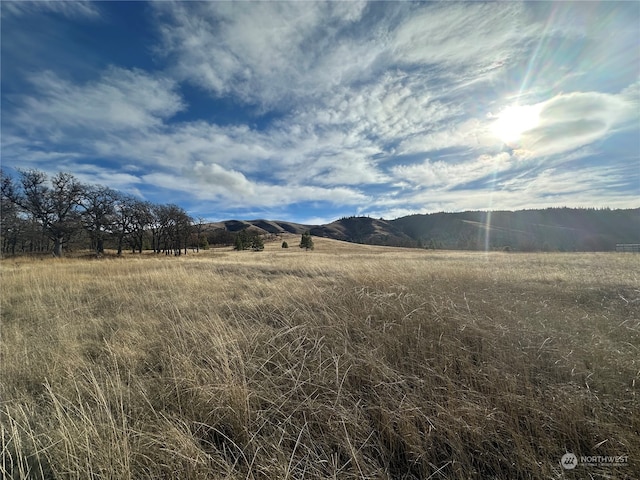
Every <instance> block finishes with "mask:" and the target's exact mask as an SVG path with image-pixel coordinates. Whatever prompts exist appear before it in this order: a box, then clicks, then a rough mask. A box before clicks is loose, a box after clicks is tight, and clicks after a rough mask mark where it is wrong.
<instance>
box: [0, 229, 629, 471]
mask: <svg viewBox="0 0 640 480" xmlns="http://www.w3.org/2000/svg"><path fill="white" fill-rule="evenodd" d="M288 241H289V245H290V246H291V248H289V249H282V248H280V241H279V242H273V243H267V244H266V248H265V251H263V252H250V251H245V252H234V251H231V250H230V249H212V250H207V251H201V252H200V253H198V254H193V253H191V252H189V254H188V255H186V256H181V257H165V256H154V255H142V256H139V255H130V254H127V255H124V256H123V258H112V257H105V258H102V259H93V260H90V259H87V258H67V259H29V258H11V259H5V260H3V261H2V262H1V263H0V266H1V278H0V280H1V301H2V303H1V308H2V311H1V314H2V326H1V333H2V338H1V351H0V353H1V361H0V376H1V379H2V384H1V390H0V398H1V404H0V420H1V428H2V432H1V438H2V445H1V448H2V458H1V460H0V472H1V474H2V475H3V476H4V477H5V478H15V479H18V478H25V479H26V478H29V479H33V478H46V479H78V480H80V479H83V480H84V479H89V478H94V479H114V480H116V479H118V480H121V479H132V480H133V479H158V478H166V479H171V478H181V479H302V478H306V479H327V478H334V479H469V478H495V479H528V478H531V479H538V478H541V479H543V478H546V479H551V478H617V479H632V478H639V477H640V411H639V408H640V398H639V395H638V394H639V390H640V256H638V255H634V254H621V253H607V254H593V253H590V254H581V253H572V254H560V253H558V254H555V253H546V254H509V253H488V254H484V253H478V252H451V251H427V250H415V249H394V248H388V247H372V246H364V245H354V244H347V243H341V242H337V241H333V240H327V239H320V238H314V242H315V246H316V248H315V250H314V251H309V252H306V251H303V250H301V249H299V248H297V242H299V237H291V238H289V239H288ZM567 452H571V453H574V454H575V455H576V456H577V457H578V458H579V457H580V456H598V455H600V456H627V460H626V461H625V462H624V464H619V465H610V464H599V465H584V464H578V466H577V467H576V468H575V469H572V470H569V469H564V468H563V467H562V466H561V464H560V459H561V457H562V456H563V455H564V454H565V453H567Z"/></svg>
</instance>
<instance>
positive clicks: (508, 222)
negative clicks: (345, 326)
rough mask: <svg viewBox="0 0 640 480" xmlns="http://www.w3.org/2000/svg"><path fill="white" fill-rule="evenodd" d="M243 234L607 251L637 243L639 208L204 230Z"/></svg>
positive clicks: (265, 223) (259, 223)
mask: <svg viewBox="0 0 640 480" xmlns="http://www.w3.org/2000/svg"><path fill="white" fill-rule="evenodd" d="M243 229H247V230H249V231H250V232H252V233H256V234H271V235H280V234H285V233H291V234H301V233H302V232H304V231H307V230H308V231H310V232H311V234H312V235H314V236H317V237H326V238H333V239H336V240H343V241H348V242H355V243H364V244H371V245H388V246H402V247H424V248H443V249H461V250H484V249H486V248H488V249H491V250H496V249H507V250H516V251H540V250H542V251H611V250H615V246H616V244H618V243H640V208H635V209H625V210H611V209H575V208H548V209H539V210H520V211H515V212H512V211H494V212H484V211H469V212H459V213H444V212H442V213H432V214H424V215H409V216H406V217H401V218H397V219H395V220H384V219H375V218H370V217H345V218H341V219H339V220H336V221H334V222H332V223H329V224H325V225H305V224H300V223H293V222H285V221H272V220H227V221H223V222H217V223H212V224H210V225H209V228H208V230H209V234H210V235H211V236H212V240H213V242H212V243H223V242H218V241H216V239H218V240H219V239H226V240H227V241H228V240H229V239H231V238H233V235H234V234H235V233H236V232H239V231H241V230H243Z"/></svg>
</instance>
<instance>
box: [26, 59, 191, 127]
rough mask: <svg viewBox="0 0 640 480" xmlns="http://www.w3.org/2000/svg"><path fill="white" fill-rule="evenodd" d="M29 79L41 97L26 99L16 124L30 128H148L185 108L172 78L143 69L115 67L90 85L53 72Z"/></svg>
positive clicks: (34, 95)
mask: <svg viewBox="0 0 640 480" xmlns="http://www.w3.org/2000/svg"><path fill="white" fill-rule="evenodd" d="M29 81H30V82H31V83H32V84H33V85H34V87H35V88H36V94H33V95H30V96H26V97H23V107H22V108H21V109H20V110H19V111H18V113H17V115H16V117H15V123H16V125H19V126H21V127H23V128H25V129H27V130H44V131H49V132H60V131H63V130H64V129H65V128H66V129H69V128H76V129H82V130H84V131H98V132H104V131H107V132H110V131H121V130H129V129H145V128H151V127H156V126H159V125H161V124H162V121H163V120H164V119H168V118H170V117H171V116H173V115H174V114H176V113H177V112H179V111H180V110H182V109H183V108H184V107H185V105H184V104H183V103H182V100H181V98H180V96H179V95H178V94H177V93H175V91H174V89H175V88H176V85H175V83H174V82H173V81H172V80H169V79H167V78H162V77H156V76H152V75H150V74H148V73H146V72H143V71H140V70H127V69H122V68H116V67H112V68H110V69H108V70H107V71H106V72H104V74H103V75H102V77H101V78H100V79H99V80H97V81H93V82H87V83H85V84H84V85H78V84H76V83H73V82H71V81H69V80H66V79H62V78H60V77H59V76H58V75H56V74H54V73H53V72H42V73H39V74H37V75H32V76H31V77H30V78H29Z"/></svg>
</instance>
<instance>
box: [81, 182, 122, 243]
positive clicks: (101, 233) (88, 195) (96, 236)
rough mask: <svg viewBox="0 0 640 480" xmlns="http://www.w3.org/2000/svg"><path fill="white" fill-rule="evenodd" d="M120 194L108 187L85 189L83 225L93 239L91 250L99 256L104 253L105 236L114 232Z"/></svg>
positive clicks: (93, 186)
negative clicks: (116, 205)
mask: <svg viewBox="0 0 640 480" xmlns="http://www.w3.org/2000/svg"><path fill="white" fill-rule="evenodd" d="M118 196H119V193H118V192H116V191H115V190H112V189H110V188H107V187H103V186H99V185H90V186H86V187H85V192H84V195H83V198H82V201H81V205H82V208H83V209H84V211H83V212H82V215H81V218H82V225H83V227H84V229H85V230H86V231H87V232H88V233H89V237H90V238H91V248H92V249H94V250H95V252H96V253H97V254H101V253H104V240H105V236H107V235H108V234H110V233H111V232H112V231H113V227H114V223H115V222H116V215H115V204H116V200H117V198H118Z"/></svg>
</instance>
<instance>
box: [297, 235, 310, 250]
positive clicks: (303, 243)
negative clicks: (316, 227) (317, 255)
mask: <svg viewBox="0 0 640 480" xmlns="http://www.w3.org/2000/svg"><path fill="white" fill-rule="evenodd" d="M300 248H304V249H306V250H313V239H312V238H311V233H309V232H308V231H307V232H304V233H303V234H302V239H301V240H300Z"/></svg>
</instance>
